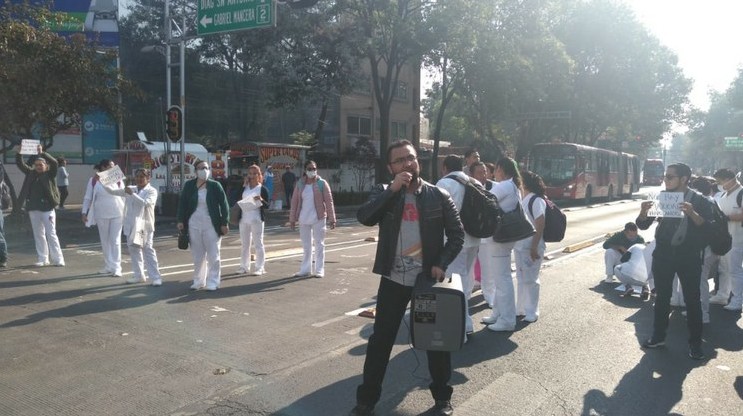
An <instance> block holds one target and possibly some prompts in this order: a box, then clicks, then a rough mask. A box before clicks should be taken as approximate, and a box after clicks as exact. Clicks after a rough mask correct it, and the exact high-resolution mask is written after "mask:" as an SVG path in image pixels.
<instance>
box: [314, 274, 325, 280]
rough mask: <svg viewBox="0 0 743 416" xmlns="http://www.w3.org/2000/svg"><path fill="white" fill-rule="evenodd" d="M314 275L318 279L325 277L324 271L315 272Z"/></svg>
mask: <svg viewBox="0 0 743 416" xmlns="http://www.w3.org/2000/svg"><path fill="white" fill-rule="evenodd" d="M315 277H317V278H318V279H319V278H323V277H325V273H315Z"/></svg>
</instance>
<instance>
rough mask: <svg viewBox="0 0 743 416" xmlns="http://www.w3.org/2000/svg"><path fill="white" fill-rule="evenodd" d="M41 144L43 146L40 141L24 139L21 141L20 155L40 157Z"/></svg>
mask: <svg viewBox="0 0 743 416" xmlns="http://www.w3.org/2000/svg"><path fill="white" fill-rule="evenodd" d="M40 144H41V141H39V140H31V139H23V140H21V151H20V153H21V154H22V155H38V154H39V145H40Z"/></svg>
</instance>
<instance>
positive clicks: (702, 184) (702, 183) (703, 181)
mask: <svg viewBox="0 0 743 416" xmlns="http://www.w3.org/2000/svg"><path fill="white" fill-rule="evenodd" d="M691 187H692V188H694V189H696V190H697V191H699V193H700V194H702V195H709V194H710V191H712V182H711V181H710V180H709V179H707V178H705V177H704V176H699V177H697V178H695V179H694V180H693V181H692V182H691Z"/></svg>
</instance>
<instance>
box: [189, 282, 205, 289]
mask: <svg viewBox="0 0 743 416" xmlns="http://www.w3.org/2000/svg"><path fill="white" fill-rule="evenodd" d="M203 287H204V285H203V284H201V283H194V284H192V285H191V288H190V289H191V290H199V289H201V288H203Z"/></svg>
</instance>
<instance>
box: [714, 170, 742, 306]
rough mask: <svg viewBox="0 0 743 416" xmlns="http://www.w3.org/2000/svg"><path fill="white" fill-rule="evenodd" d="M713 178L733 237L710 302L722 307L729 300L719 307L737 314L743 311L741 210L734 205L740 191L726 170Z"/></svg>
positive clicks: (737, 183)
mask: <svg viewBox="0 0 743 416" xmlns="http://www.w3.org/2000/svg"><path fill="white" fill-rule="evenodd" d="M713 176H714V178H715V180H716V181H717V183H718V184H719V186H720V188H722V190H723V191H724V192H725V193H724V194H722V196H720V198H719V199H718V200H717V203H718V205H719V206H720V210H722V212H723V213H724V214H725V215H726V216H727V217H728V231H729V232H730V235H731V236H732V237H733V246H732V248H731V249H730V251H728V252H727V254H725V255H724V256H722V258H721V259H720V261H721V262H725V263H727V268H726V269H725V270H724V271H725V275H720V289H719V290H718V291H717V294H716V295H715V296H714V297H713V298H712V299H711V300H710V302H711V303H716V304H724V303H725V302H726V301H727V300H728V297H729V302H727V305H725V306H723V308H725V309H726V310H728V311H733V312H739V311H741V309H743V225H742V224H741V221H743V208H741V206H740V205H739V204H738V200H739V199H738V193H740V192H743V187H741V185H740V183H739V182H738V179H737V178H736V176H735V172H733V171H732V170H730V169H726V168H723V169H719V170H717V171H716V172H715V173H714V175H713Z"/></svg>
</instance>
